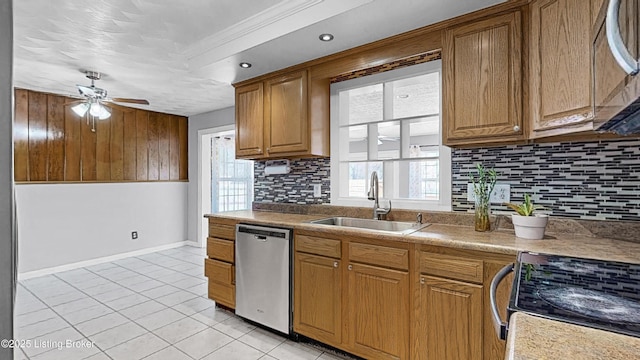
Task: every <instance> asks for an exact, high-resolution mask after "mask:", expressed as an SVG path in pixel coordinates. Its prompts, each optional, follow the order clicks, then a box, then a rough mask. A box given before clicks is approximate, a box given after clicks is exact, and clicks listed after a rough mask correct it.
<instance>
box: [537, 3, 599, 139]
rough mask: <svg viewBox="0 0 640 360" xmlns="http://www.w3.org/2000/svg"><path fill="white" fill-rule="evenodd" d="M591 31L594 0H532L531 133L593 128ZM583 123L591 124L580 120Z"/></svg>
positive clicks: (540, 133)
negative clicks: (592, 3)
mask: <svg viewBox="0 0 640 360" xmlns="http://www.w3.org/2000/svg"><path fill="white" fill-rule="evenodd" d="M591 32H592V18H591V2H590V1H585V0H538V1H535V2H533V3H532V5H531V34H530V38H529V39H530V41H531V57H530V60H531V61H530V68H529V70H530V72H529V75H530V95H531V97H530V108H531V124H532V126H531V128H532V129H531V130H532V132H531V137H532V138H536V137H541V136H547V135H559V134H565V133H571V132H576V131H584V130H589V129H592V128H593V125H592V124H591V120H592V119H593V101H592V86H591V83H592V74H591V67H592V66H591ZM585 123H589V124H587V125H586V127H585V126H582V127H581V126H576V125H580V124H582V125H585ZM554 129H555V130H554ZM548 130H553V131H548Z"/></svg>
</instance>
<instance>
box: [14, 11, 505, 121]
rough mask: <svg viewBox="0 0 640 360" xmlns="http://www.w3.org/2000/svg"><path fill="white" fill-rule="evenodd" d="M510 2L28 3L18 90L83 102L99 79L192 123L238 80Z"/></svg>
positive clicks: (228, 100)
mask: <svg viewBox="0 0 640 360" xmlns="http://www.w3.org/2000/svg"><path fill="white" fill-rule="evenodd" d="M503 1H504V0H466V1H442V0H286V1H283V0H259V1H258V0H215V1H214V0H186V1H185V0H183V1H177V0H93V1H87V0H64V1H62V0H56V1H51V0H19V1H14V2H13V7H14V85H15V86H16V87H22V88H27V89H33V90H39V91H45V92H52V93H57V94H62V95H73V96H75V95H77V92H76V89H75V84H83V85H86V84H89V80H88V79H86V78H85V77H84V74H83V72H82V71H83V70H93V71H99V72H102V73H103V79H102V80H100V81H99V82H98V83H97V84H96V85H97V86H99V87H102V88H105V89H107V90H108V91H109V95H110V96H112V97H121V98H122V97H126V98H143V99H147V100H149V102H150V103H151V105H149V106H139V107H140V108H146V109H150V110H155V111H160V112H167V113H172V114H179V115H187V116H189V115H194V114H200V113H203V112H207V111H211V110H216V109H220V108H224V107H228V106H232V105H233V101H234V92H233V87H232V86H231V83H233V82H237V81H240V80H244V79H249V78H252V77H255V76H258V75H261V74H265V73H268V72H271V71H274V70H278V69H281V68H284V67H287V66H291V65H294V64H297V63H301V62H304V61H307V60H311V59H315V58H318V57H321V56H325V55H329V54H332V53H335V52H338V51H341V50H345V49H349V48H352V47H355V46H358V45H362V44H366V43H369V42H372V41H375V40H379V39H382V38H385V37H388V36H391V35H395V34H399V33H402V32H405V31H408V30H412V29H415V28H418V27H422V26H425V25H428V24H431V23H434V22H437V21H440V20H443V19H446V18H451V17H454V16H456V15H460V14H463V13H467V12H470V11H473V10H477V9H480V8H484V7H488V6H491V5H494V4H496V3H500V2H503ZM324 32H330V33H332V34H334V35H335V37H336V38H335V40H334V41H332V42H329V43H323V42H320V41H319V40H318V35H319V34H321V33H324ZM241 61H248V62H251V63H252V64H253V67H251V68H250V69H240V68H239V67H238V63H239V62H241Z"/></svg>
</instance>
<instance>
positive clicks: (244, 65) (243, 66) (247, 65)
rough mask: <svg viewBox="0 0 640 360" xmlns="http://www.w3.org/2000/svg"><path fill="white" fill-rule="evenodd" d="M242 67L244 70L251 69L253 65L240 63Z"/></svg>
mask: <svg viewBox="0 0 640 360" xmlns="http://www.w3.org/2000/svg"><path fill="white" fill-rule="evenodd" d="M240 67H241V68H243V69H248V68H250V67H251V63H248V62H241V63H240Z"/></svg>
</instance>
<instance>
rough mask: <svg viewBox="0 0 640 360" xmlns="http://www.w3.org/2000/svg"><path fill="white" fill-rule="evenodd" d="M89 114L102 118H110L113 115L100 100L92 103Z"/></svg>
mask: <svg viewBox="0 0 640 360" xmlns="http://www.w3.org/2000/svg"><path fill="white" fill-rule="evenodd" d="M89 115H91V116H93V117H97V118H98V119H100V120H104V119H108V118H109V117H110V116H111V113H110V112H109V110H107V108H105V107H104V106H103V105H102V104H100V103H99V102H94V103H91V107H90V108H89Z"/></svg>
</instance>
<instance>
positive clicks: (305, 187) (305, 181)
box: [254, 158, 331, 204]
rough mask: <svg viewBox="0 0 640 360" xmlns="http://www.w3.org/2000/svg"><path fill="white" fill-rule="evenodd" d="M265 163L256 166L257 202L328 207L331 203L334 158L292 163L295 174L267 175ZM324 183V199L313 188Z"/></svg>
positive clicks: (322, 188)
mask: <svg viewBox="0 0 640 360" xmlns="http://www.w3.org/2000/svg"><path fill="white" fill-rule="evenodd" d="M265 163H266V162H265V161H256V162H255V163H254V201H255V202H265V203H287V204H328V203H329V202H330V201H331V189H330V185H331V184H330V178H331V159H329V158H320V159H298V160H291V164H290V165H291V172H290V173H288V174H282V175H265V173H264V167H265ZM314 184H321V195H322V196H321V197H314V196H313V185H314Z"/></svg>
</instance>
